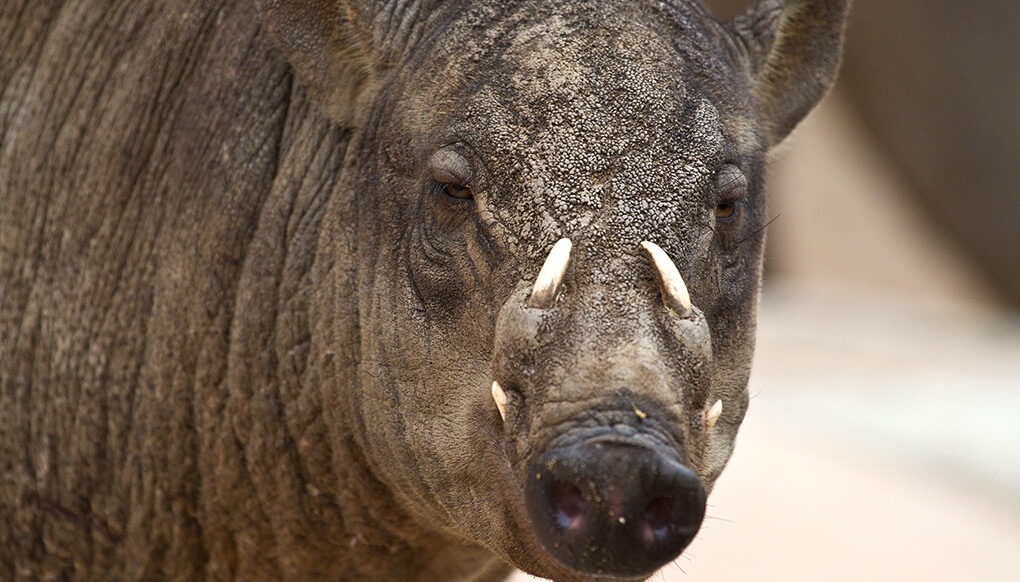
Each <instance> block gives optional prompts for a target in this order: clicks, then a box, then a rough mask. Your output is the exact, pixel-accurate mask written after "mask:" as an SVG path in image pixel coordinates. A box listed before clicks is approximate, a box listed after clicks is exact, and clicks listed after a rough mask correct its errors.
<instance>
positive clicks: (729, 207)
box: [715, 164, 747, 222]
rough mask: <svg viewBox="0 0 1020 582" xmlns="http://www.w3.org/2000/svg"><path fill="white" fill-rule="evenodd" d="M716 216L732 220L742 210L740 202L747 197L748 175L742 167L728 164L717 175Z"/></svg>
mask: <svg viewBox="0 0 1020 582" xmlns="http://www.w3.org/2000/svg"><path fill="white" fill-rule="evenodd" d="M715 191H716V205H715V218H716V220H717V221H719V222H730V221H732V220H734V219H735V218H736V217H737V215H738V214H739V212H740V203H741V202H742V201H743V200H744V199H745V198H746V197H747V176H745V175H744V173H743V172H741V171H740V168H738V167H736V166H733V165H730V164H727V165H725V166H723V167H722V169H720V170H719V172H718V173H717V174H716V176H715Z"/></svg>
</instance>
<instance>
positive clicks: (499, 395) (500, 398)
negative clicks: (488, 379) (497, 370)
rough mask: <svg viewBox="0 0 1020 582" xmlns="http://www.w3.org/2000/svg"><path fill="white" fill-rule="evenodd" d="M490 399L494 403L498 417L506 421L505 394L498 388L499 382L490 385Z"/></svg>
mask: <svg viewBox="0 0 1020 582" xmlns="http://www.w3.org/2000/svg"><path fill="white" fill-rule="evenodd" d="M492 399H493V400H495V401H496V408H498V409H499V416H500V418H502V419H503V420H504V421H506V392H503V389H502V388H500V386H499V382H493V383H492Z"/></svg>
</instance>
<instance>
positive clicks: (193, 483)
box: [0, 0, 846, 581]
mask: <svg viewBox="0 0 1020 582" xmlns="http://www.w3.org/2000/svg"><path fill="white" fill-rule="evenodd" d="M812 6H814V7H815V8H811V7H812ZM845 11H846V2H841V1H835V0H834V1H829V2H821V1H819V2H792V3H790V7H786V8H784V7H782V6H780V5H779V4H777V3H774V2H770V1H769V0H766V1H765V2H764V3H763V4H761V5H759V6H758V7H757V8H755V9H752V10H751V11H750V12H748V13H747V14H745V15H744V16H743V17H741V18H742V19H738V20H737V21H735V22H734V23H732V24H730V25H723V24H720V23H718V22H716V21H715V20H714V19H712V18H711V16H709V14H708V13H707V12H706V11H705V10H704V9H703V8H702V7H700V5H696V4H692V3H689V2H686V1H681V0H676V1H675V2H670V3H656V2H643V1H634V2H622V1H620V2H605V1H602V0H600V1H591V2H573V1H569V2H568V1H550V2H539V1H528V2H520V3H502V2H473V3H469V2H444V3H440V4H438V5H436V6H433V5H432V3H431V2H427V1H425V0H421V1H409V2H381V1H380V2H377V3H370V2H365V3H363V4H358V5H354V6H348V5H346V4H345V3H341V2H328V1H324V0H322V1H318V2H315V1H312V2H287V1H267V2H264V3H261V4H258V3H252V2H242V1H239V2H222V1H216V0H190V1H189V0H174V1H169V2H149V1H145V0H132V1H123V0H67V1H58V0H37V1H32V2H28V1H18V0H15V1H13V2H10V1H8V2H4V3H3V5H2V7H0V57H2V58H0V579H3V580H51V579H52V580H63V579H76V580H164V579H165V580H423V581H425V580H496V579H499V578H501V577H502V576H504V575H505V574H506V573H507V572H508V571H509V566H508V565H506V564H507V563H512V564H514V565H516V566H518V567H521V568H524V569H526V570H528V571H531V572H534V573H536V574H539V575H543V576H548V577H554V578H556V579H557V580H581V579H586V578H583V577H581V576H579V575H577V574H574V573H571V572H567V571H565V570H564V569H563V568H562V567H561V566H559V565H558V564H557V563H556V562H555V561H554V560H552V559H551V558H550V557H549V556H548V554H547V553H545V551H544V550H543V549H542V548H541V547H540V546H539V545H538V544H537V543H536V542H535V537H534V533H533V531H531V530H530V529H529V527H530V526H529V524H528V521H527V518H526V514H525V511H524V509H523V505H522V502H521V482H522V480H523V478H524V475H523V473H522V472H523V470H524V468H525V467H527V463H528V462H529V461H530V460H531V459H533V458H534V457H535V455H536V454H538V453H540V452H541V451H542V450H544V449H545V448H546V447H547V446H548V445H549V443H550V442H552V441H554V440H556V439H563V438H569V435H571V434H574V433H572V431H574V430H575V429H576V428H577V427H579V426H581V427H589V428H590V427H592V426H595V427H600V426H605V427H620V428H619V430H621V431H622V430H625V429H626V430H628V431H636V432H637V433H638V434H639V435H644V437H646V438H650V439H658V440H660V441H662V442H666V443H669V444H670V445H671V446H673V447H674V449H675V451H676V455H677V456H678V458H680V459H682V460H683V462H684V463H685V464H687V465H688V466H690V467H691V468H692V469H694V470H695V471H696V472H697V473H698V474H699V475H700V476H701V478H702V480H703V481H704V483H705V485H706V487H710V486H711V483H712V482H714V480H715V478H716V477H717V476H718V474H719V472H720V471H721V470H722V468H723V465H724V464H725V462H726V459H727V458H728V457H729V454H730V451H731V450H732V445H733V438H734V436H735V434H736V430H737V427H738V426H739V424H740V421H741V419H742V417H743V414H744V411H745V409H746V404H747V394H746V382H747V374H748V368H749V365H750V359H751V351H752V346H753V329H754V313H755V305H756V296H757V291H758V282H759V278H760V272H761V256H762V249H763V242H764V241H763V239H764V235H763V233H762V228H763V225H764V223H765V220H766V216H765V199H764V194H763V191H762V182H763V167H762V166H763V159H764V155H765V152H766V150H767V148H768V147H770V146H771V145H773V144H774V143H775V142H777V141H778V140H779V139H781V138H782V135H783V134H784V132H785V130H787V129H788V128H789V127H792V124H794V123H795V122H796V121H797V119H799V117H798V116H799V115H802V113H803V112H804V111H806V109H807V108H808V107H810V106H811V105H812V104H813V103H814V101H815V100H816V99H817V98H818V97H820V95H821V94H822V92H824V90H825V87H827V85H828V82H829V81H830V80H831V78H832V75H833V74H834V71H835V66H836V64H837V62H838V50H839V41H840V38H841V31H842V17H843V15H844V14H845ZM776 14H779V16H778V17H777V16H776ZM816 31H820V32H817V34H816ZM777 39H780V40H777ZM775 45H782V46H789V47H799V49H798V50H791V51H788V52H787V51H784V52H783V53H782V54H779V55H778V56H777V55H775V54H772V47H773V46H775ZM821 52H826V53H828V55H829V56H828V57H826V58H820V59H816V58H808V55H817V54H818V53H821ZM761 63H768V67H766V68H763V67H762V66H761ZM763 71H765V72H763ZM783 71H786V73H783V74H780V72H783ZM295 73H296V77H295ZM443 148H448V149H451V150H453V151H455V152H457V153H459V155H460V156H461V157H462V158H464V159H466V160H468V162H469V165H470V167H471V168H472V174H473V175H472V176H471V177H470V183H469V184H468V185H469V186H470V188H471V190H472V191H473V193H474V199H473V200H469V201H464V200H457V199H452V198H450V197H447V196H445V195H444V194H443V193H442V192H441V188H436V187H435V186H434V184H431V183H430V180H431V177H430V170H429V164H430V160H431V159H432V157H433V155H434V153H435V152H436V151H437V150H441V149H443ZM724 165H729V166H736V167H737V168H739V170H740V171H741V172H742V173H743V174H744V175H746V177H747V180H748V184H749V186H748V188H747V191H746V196H745V198H744V199H743V201H742V202H741V203H740V204H739V205H738V206H739V208H738V213H737V215H736V218H735V219H734V220H732V221H730V222H727V223H725V224H724V223H722V222H719V221H716V219H715V214H714V209H715V207H716V205H717V204H718V203H719V202H718V200H717V197H718V196H719V187H718V184H716V182H715V176H717V175H718V174H719V171H720V168H722V167H723V166H724ZM432 175H435V171H434V169H433V171H432ZM562 236H568V237H570V238H572V239H573V240H574V241H575V251H574V256H573V259H572V261H571V266H570V270H569V272H568V275H567V278H566V280H565V282H564V284H563V289H562V291H561V296H560V301H559V303H558V304H557V305H556V306H555V307H554V308H553V309H550V310H546V311H545V312H543V313H536V312H532V311H528V310H526V309H522V308H521V307H520V304H521V302H522V301H521V298H522V297H526V294H527V292H528V289H529V288H530V284H531V282H532V281H533V280H534V277H535V274H536V273H537V272H538V269H539V267H540V266H541V264H542V262H543V260H544V259H545V256H546V254H547V253H548V250H549V247H550V246H551V244H552V243H553V242H555V241H556V240H557V239H558V238H560V237H562ZM642 240H651V241H653V242H656V243H658V244H659V245H660V246H662V248H663V249H665V250H666V251H667V252H668V253H669V254H670V256H671V257H673V259H674V261H675V262H676V263H677V266H678V268H679V270H680V272H681V273H682V274H683V276H684V278H685V280H686V281H687V284H688V286H689V288H690V291H691V296H692V299H693V302H694V305H695V312H696V316H695V318H694V320H692V321H688V322H682V321H677V320H676V319H675V317H672V316H671V315H670V314H669V313H668V312H667V311H665V310H663V307H662V304H661V300H660V298H659V297H658V292H657V291H656V287H655V284H654V278H653V273H652V272H651V271H650V265H649V263H648V261H647V260H646V259H645V258H644V257H643V256H642V255H641V254H640V250H639V249H640V247H639V244H640V242H641V241H642ZM494 377H497V378H499V379H500V380H501V381H502V382H504V383H505V384H506V385H507V388H508V393H509V396H510V403H509V407H508V416H507V421H506V423H505V424H504V423H503V422H502V421H501V420H500V417H499V414H498V413H497V411H496V408H495V405H494V404H493V402H492V400H491V398H490V397H489V390H488V387H489V385H490V384H491V382H492V379H493V378H494ZM717 399H722V400H723V401H724V403H725V407H724V413H723V416H722V418H721V419H720V421H719V422H718V424H717V425H716V427H715V428H714V429H713V430H712V431H711V432H706V430H705V426H704V416H703V413H702V411H703V409H704V408H705V407H707V406H709V405H711V404H712V403H713V402H714V401H715V400H717ZM635 406H640V407H641V408H642V409H644V410H647V411H648V412H647V418H641V419H639V418H638V417H637V416H636V415H635V414H634V413H633V407H635ZM644 437H643V438H644Z"/></svg>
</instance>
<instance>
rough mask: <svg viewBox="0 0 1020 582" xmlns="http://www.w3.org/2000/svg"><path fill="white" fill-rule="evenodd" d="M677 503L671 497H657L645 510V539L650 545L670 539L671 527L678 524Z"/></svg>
mask: <svg viewBox="0 0 1020 582" xmlns="http://www.w3.org/2000/svg"><path fill="white" fill-rule="evenodd" d="M675 514H676V503H675V502H674V500H673V499H672V498H670V497H656V498H655V499H652V501H651V503H649V504H648V509H646V510H645V527H644V532H642V533H643V534H644V538H645V541H646V542H648V543H649V544H653V543H656V542H662V541H665V540H666V539H668V538H669V534H670V526H674V527H675V525H676V523H677V521H678V520H677V519H676V517H677V516H676V515H675Z"/></svg>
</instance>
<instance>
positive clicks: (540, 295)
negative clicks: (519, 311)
mask: <svg viewBox="0 0 1020 582" xmlns="http://www.w3.org/2000/svg"><path fill="white" fill-rule="evenodd" d="M570 246H571V245H570V239H569V238H562V239H560V241H559V242H558V243H556V244H555V245H553V248H552V250H551V251H549V257H548V258H547V259H546V260H545V264H544V265H542V270H541V271H539V272H538V277H537V278H536V279H535V286H534V287H532V289H531V297H530V298H529V299H528V305H530V306H531V307H537V308H539V309H548V308H550V307H552V305H553V302H554V301H555V300H556V291H557V290H558V289H559V287H560V282H562V281H563V274H564V273H566V272H567V264H568V263H569V262H570Z"/></svg>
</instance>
